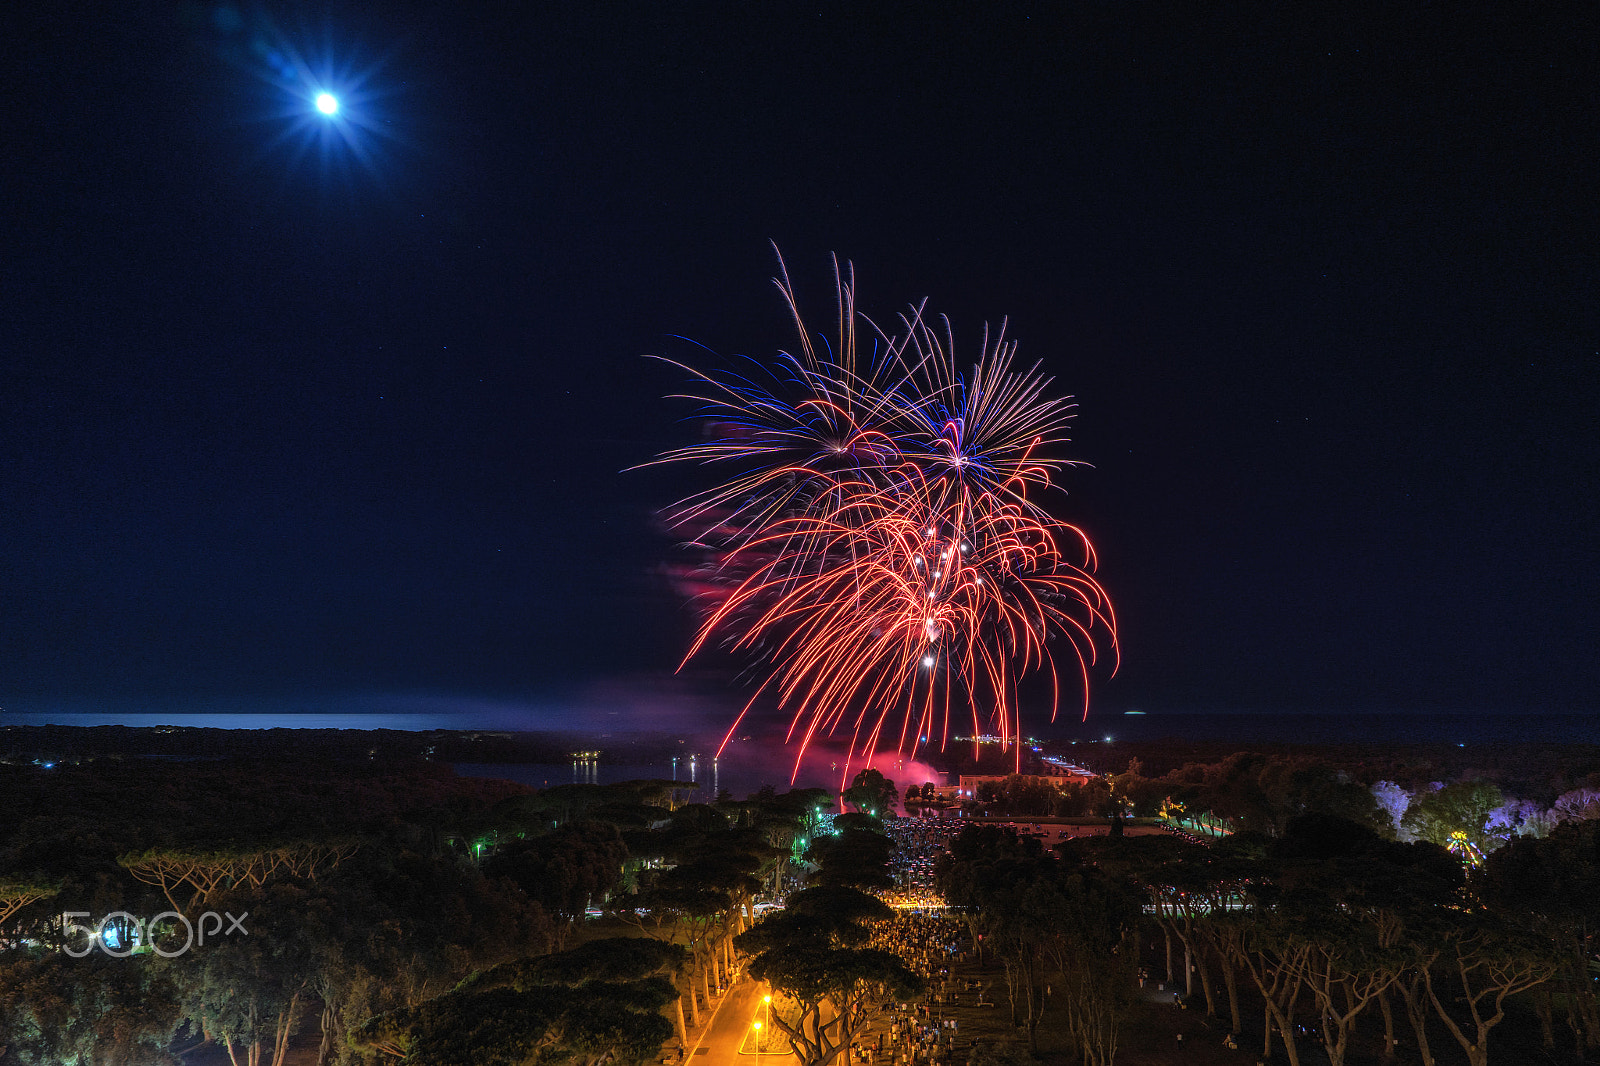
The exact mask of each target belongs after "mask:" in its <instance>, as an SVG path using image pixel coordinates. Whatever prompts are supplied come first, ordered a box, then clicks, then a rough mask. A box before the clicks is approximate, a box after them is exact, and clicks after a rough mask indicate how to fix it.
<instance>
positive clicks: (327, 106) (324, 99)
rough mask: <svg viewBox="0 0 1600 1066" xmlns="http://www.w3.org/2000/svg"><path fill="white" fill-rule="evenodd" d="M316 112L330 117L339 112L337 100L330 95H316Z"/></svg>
mask: <svg viewBox="0 0 1600 1066" xmlns="http://www.w3.org/2000/svg"><path fill="white" fill-rule="evenodd" d="M317 110H318V111H321V112H322V113H323V114H324V115H331V114H333V113H335V112H336V111H338V110H339V98H338V97H337V96H334V95H333V94H332V93H318V94H317Z"/></svg>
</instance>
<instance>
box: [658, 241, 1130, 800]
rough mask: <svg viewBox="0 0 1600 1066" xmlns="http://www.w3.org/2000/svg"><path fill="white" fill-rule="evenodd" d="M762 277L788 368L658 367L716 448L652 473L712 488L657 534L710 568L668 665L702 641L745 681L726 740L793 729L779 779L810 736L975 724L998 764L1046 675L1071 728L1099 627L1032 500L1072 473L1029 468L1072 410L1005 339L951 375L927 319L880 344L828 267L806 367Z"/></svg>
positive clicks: (1049, 465) (862, 741)
mask: <svg viewBox="0 0 1600 1066" xmlns="http://www.w3.org/2000/svg"><path fill="white" fill-rule="evenodd" d="M779 265H780V276H779V277H778V278H776V279H774V281H775V284H776V285H777V286H778V289H779V291H780V292H781V293H782V294H783V296H784V299H785V300H786V301H787V303H788V305H789V309H790V312H791V314H792V316H793V319H794V323H795V327H796V329H797V331H798V334H799V337H800V346H799V350H798V351H797V352H795V353H789V352H782V353H779V356H778V359H777V363H776V366H775V367H774V368H773V369H772V370H771V371H769V376H770V379H771V380H770V381H769V382H763V383H757V382H756V381H753V380H750V379H748V378H744V377H738V376H734V375H731V374H725V373H714V372H704V371H700V370H697V369H695V368H693V367H689V366H685V365H684V364H681V363H673V365H674V366H678V367H679V368H681V369H682V370H683V371H685V372H686V373H687V374H688V375H689V376H690V378H691V380H692V381H694V382H695V384H696V386H697V387H698V388H697V391H696V392H695V393H693V394H690V395H687V396H684V397H682V398H687V399H692V400H694V401H696V402H698V403H699V404H700V415H701V416H702V417H703V418H704V419H706V421H707V423H708V424H709V425H710V426H711V427H713V429H714V432H715V433H716V434H717V435H716V436H715V437H714V438H713V439H711V440H708V441H707V442H705V443H702V444H697V445H691V446H688V447H684V448H678V449H674V450H672V451H669V452H667V453H665V454H663V455H662V456H660V457H659V458H658V459H657V460H656V461H655V462H656V463H667V462H693V463H698V464H703V465H708V466H714V467H715V466H726V467H728V468H729V471H730V472H729V474H728V475H727V476H726V477H725V478H723V480H721V481H720V482H719V483H718V484H716V485H715V486H713V487H711V488H709V489H706V490H704V491H702V492H700V493H697V494H695V495H693V496H690V497H688V498H686V499H684V500H682V501H680V502H679V503H677V504H675V505H673V506H672V507H671V508H669V509H668V511H667V513H666V519H667V521H668V523H669V524H670V525H671V526H672V527H673V528H674V529H676V530H679V531H681V532H683V533H685V534H687V535H688V536H689V538H690V541H691V543H692V544H694V545H697V546H698V547H700V548H701V549H702V550H704V551H705V552H707V553H708V555H709V557H710V558H711V559H712V560H713V563H712V566H711V567H710V568H709V572H708V573H706V574H703V575H702V578H703V579H704V580H705V581H706V583H707V584H708V585H709V587H710V591H709V593H703V594H702V597H701V598H702V601H703V605H704V606H705V611H704V615H703V619H702V622H701V625H700V628H699V631H698V633H697V634H696V637H695V640H694V642H693V644H692V645H691V647H690V649H689V652H688V654H687V655H686V656H685V662H687V661H688V659H689V658H692V657H693V656H694V655H695V654H696V653H698V652H699V651H701V650H702V649H703V648H705V647H706V646H707V645H708V644H711V643H717V642H720V643H722V644H724V645H726V646H728V647H730V648H732V649H734V650H735V651H738V652H743V653H747V654H749V655H751V656H753V657H754V658H756V659H757V660H758V661H759V662H760V664H761V666H762V671H763V673H764V675H765V676H764V678H763V680H762V681H761V683H760V684H759V686H758V687H757V689H756V692H755V693H754V695H752V697H751V700H750V703H749V704H747V705H746V707H745V711H744V712H741V713H740V716H739V719H738V720H735V722H734V725H733V727H732V728H730V730H729V736H732V734H733V732H734V731H735V730H736V729H737V728H738V724H739V720H742V718H743V717H744V714H745V713H746V712H748V710H749V708H750V706H752V705H753V704H754V703H755V702H756V700H757V699H759V698H760V697H761V696H762V695H763V694H767V693H770V694H774V695H775V696H776V698H777V701H778V704H779V706H780V707H782V708H784V709H786V710H788V711H789V712H790V713H791V715H792V717H791V722H790V727H789V739H790V740H791V741H793V740H796V739H798V741H799V750H798V752H797V755H796V767H797V768H798V766H799V760H800V758H801V757H802V756H803V754H804V752H805V748H806V746H807V745H808V744H810V743H811V742H812V740H814V739H816V738H818V737H820V736H839V735H843V734H846V733H847V734H848V735H849V738H850V753H851V755H852V756H861V757H863V758H870V757H871V756H872V754H873V753H874V752H876V751H877V749H878V747H879V746H880V745H882V744H887V743H893V744H894V746H895V747H896V749H897V750H899V751H901V752H904V751H906V750H907V748H908V747H909V748H910V749H911V751H912V752H913V753H914V752H915V750H916V748H917V747H919V746H920V745H922V744H924V743H933V742H935V741H937V743H938V744H939V746H940V747H941V748H942V747H943V746H944V744H945V740H946V738H947V737H948V735H949V729H950V726H951V725H952V719H953V718H956V719H962V720H964V719H969V720H970V722H971V724H972V732H973V733H974V734H975V735H976V734H978V733H982V732H984V731H985V729H984V726H983V719H984V718H985V717H987V718H988V719H989V721H990V723H991V726H992V729H993V731H994V732H995V733H997V734H998V735H999V736H1000V737H1001V738H1002V742H1003V743H1004V744H1007V745H1010V744H1013V743H1015V742H1016V741H1017V740H1018V739H1019V737H1020V735H1021V731H1020V722H1019V717H1018V706H1017V702H1018V695H1017V692H1018V684H1019V682H1020V681H1021V679H1022V678H1024V677H1026V676H1028V675H1030V674H1033V673H1043V674H1044V675H1046V676H1047V677H1048V678H1049V679H1050V681H1051V685H1052V691H1053V696H1052V703H1051V709H1050V714H1051V718H1052V719H1054V717H1055V714H1056V710H1057V707H1058V704H1059V701H1060V696H1061V687H1060V682H1059V671H1060V669H1061V668H1062V667H1063V666H1068V667H1070V670H1071V673H1072V675H1074V681H1075V684H1074V686H1073V687H1074V688H1076V689H1077V690H1078V691H1079V692H1080V693H1081V694H1082V706H1083V713H1084V715H1085V716H1087V714H1088V693H1089V670H1090V667H1091V666H1092V665H1093V664H1094V663H1095V661H1096V658H1097V654H1098V653H1099V652H1100V650H1101V647H1102V645H1103V646H1104V649H1105V650H1106V651H1107V652H1109V654H1110V657H1111V659H1112V660H1113V664H1114V662H1115V658H1116V621H1115V616H1114V614H1113V612H1112V608H1111V604H1110V600H1109V599H1108V597H1107V596H1106V593H1105V590H1104V589H1103V588H1102V587H1101V586H1100V584H1099V583H1098V582H1097V581H1096V580H1095V579H1094V577H1093V576H1092V572H1093V569H1094V565H1095V558H1094V551H1093V548H1092V547H1091V545H1090V543H1089V541H1088V538H1087V537H1086V536H1085V535H1084V534H1083V532H1082V531H1081V530H1079V529H1078V528H1077V527H1075V526H1072V525H1069V524H1067V523H1065V522H1062V521H1060V520H1059V519H1056V518H1054V517H1053V516H1051V515H1050V514H1049V513H1047V512H1046V511H1045V510H1044V509H1043V508H1042V507H1041V506H1040V505H1039V504H1038V503H1037V502H1036V501H1035V498H1036V497H1037V496H1038V495H1039V494H1041V493H1043V492H1045V491H1047V490H1048V489H1050V488H1051V487H1053V485H1054V475H1055V474H1056V473H1057V472H1058V471H1060V470H1061V469H1063V468H1064V467H1066V466H1070V465H1076V464H1073V463H1070V462H1069V461H1066V460H1062V459H1058V458H1053V457H1050V456H1049V454H1048V453H1049V452H1050V450H1051V448H1052V447H1053V446H1056V445H1059V444H1061V443H1063V442H1064V441H1065V440H1066V436H1065V430H1066V427H1067V423H1068V421H1069V420H1070V418H1071V416H1072V410H1073V407H1074V405H1073V404H1072V403H1071V402H1070V400H1069V399H1067V398H1059V399H1047V398H1046V397H1045V390H1046V388H1047V387H1048V386H1049V384H1050V379H1048V378H1045V377H1042V376H1040V374H1039V373H1038V370H1037V367H1033V368H1029V369H1027V370H1020V371H1019V370H1017V369H1015V368H1014V366H1013V357H1014V356H1015V353H1016V345H1015V343H1014V342H1007V341H1006V340H1005V338H1004V328H1003V327H1002V329H1001V331H1000V333H999V334H998V335H997V336H995V337H994V338H992V339H991V337H990V336H989V334H988V331H987V329H986V330H985V334H984V338H983V344H982V346H981V349H980V351H979V354H978V358H977V360H976V361H975V363H974V364H973V366H972V368H971V370H970V372H969V373H966V374H962V373H961V372H960V371H959V369H958V366H957V364H956V361H955V357H954V348H955V345H954V342H953V338H952V335H951V331H950V327H949V324H948V322H944V321H943V320H941V325H942V327H943V328H942V330H941V329H935V328H934V326H933V324H932V323H930V322H929V321H928V320H927V318H926V317H925V314H924V309H925V305H917V306H913V307H912V308H911V309H910V310H909V311H908V312H907V313H906V314H903V315H901V316H900V320H899V329H898V330H896V331H895V332H894V333H892V334H891V333H889V332H887V331H885V330H882V329H880V328H878V327H877V326H876V325H875V324H874V323H872V322H871V321H870V320H869V319H867V318H866V317H865V316H863V315H861V314H860V313H859V312H858V311H857V310H856V308H855V287H854V281H853V278H852V277H850V276H849V274H848V273H844V274H841V273H840V271H839V267H838V263H837V260H836V261H835V264H834V278H835V290H836V295H837V300H838V320H837V323H836V333H835V343H833V344H832V345H829V346H827V347H826V348H822V349H820V350H819V347H818V346H817V345H814V344H813V343H812V340H811V334H810V332H809V331H808V330H807V328H806V326H805V323H804V321H803V319H802V318H801V315H800V311H799V305H798V302H797V300H796V299H795V295H794V289H793V286H792V285H791V284H790V282H789V279H788V275H787V272H786V271H784V270H782V269H781V268H782V259H781V257H780V259H779ZM861 326H864V327H865V329H864V330H862V329H860V327H861ZM862 333H865V334H866V336H867V337H868V338H870V347H871V351H870V353H869V354H865V355H864V354H863V353H862V351H861V348H860V345H859V340H860V339H861V334H862ZM666 361H667V362H672V361H671V360H666ZM647 465H654V464H647ZM1102 634H1103V636H1102ZM724 743H726V741H724ZM1020 758H1021V752H1020V749H1019V750H1018V752H1017V759H1018V765H1019V766H1020ZM846 774H847V775H848V766H847V769H846Z"/></svg>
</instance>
